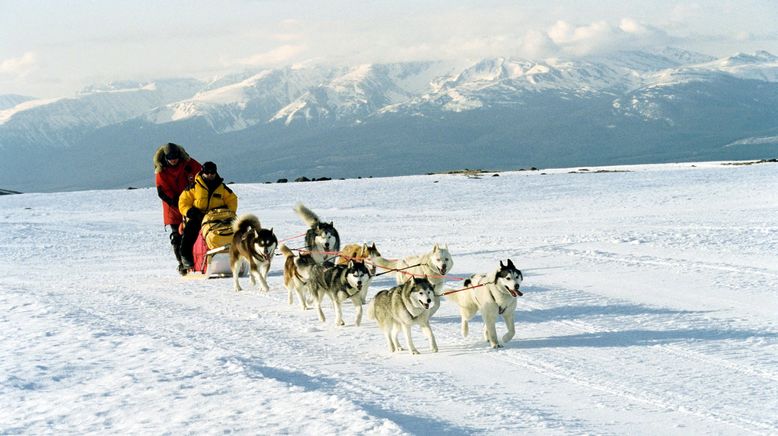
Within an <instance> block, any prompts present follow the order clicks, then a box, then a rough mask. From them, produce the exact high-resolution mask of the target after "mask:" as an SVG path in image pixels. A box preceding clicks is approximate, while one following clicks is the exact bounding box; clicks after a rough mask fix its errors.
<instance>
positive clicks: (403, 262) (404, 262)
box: [373, 244, 454, 314]
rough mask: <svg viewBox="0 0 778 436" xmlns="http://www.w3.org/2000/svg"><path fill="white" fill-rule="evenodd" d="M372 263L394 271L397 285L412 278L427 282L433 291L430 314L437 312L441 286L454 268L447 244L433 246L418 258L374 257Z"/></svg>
mask: <svg viewBox="0 0 778 436" xmlns="http://www.w3.org/2000/svg"><path fill="white" fill-rule="evenodd" d="M373 262H374V263H375V264H376V265H378V266H380V267H383V268H387V269H390V270H396V272H395V278H396V279H397V284H403V283H405V282H407V281H408V280H409V279H410V278H412V277H422V278H426V279H427V280H429V282H430V284H431V285H432V287H433V288H434V290H435V299H434V300H435V301H434V302H433V306H432V314H435V312H437V311H438V308H440V296H441V295H442V290H443V284H444V283H445V282H446V277H445V275H446V273H448V272H449V271H451V268H452V267H453V266H454V260H453V259H452V258H451V253H450V252H449V251H448V244H446V246H445V247H441V246H440V245H438V244H435V246H434V247H432V251H430V252H429V253H425V254H422V255H419V256H409V257H406V258H404V259H399V260H389V259H384V258H383V257H376V258H374V259H373Z"/></svg>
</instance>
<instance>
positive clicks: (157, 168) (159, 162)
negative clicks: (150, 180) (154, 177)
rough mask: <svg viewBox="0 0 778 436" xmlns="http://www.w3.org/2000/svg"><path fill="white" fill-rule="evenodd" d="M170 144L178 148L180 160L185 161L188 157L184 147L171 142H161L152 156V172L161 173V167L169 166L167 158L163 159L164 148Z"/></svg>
mask: <svg viewBox="0 0 778 436" xmlns="http://www.w3.org/2000/svg"><path fill="white" fill-rule="evenodd" d="M170 146H175V147H176V148H178V151H180V152H181V162H186V161H188V160H189V159H190V157H189V153H187V152H186V150H184V147H182V146H180V145H178V144H173V143H172V142H171V143H167V144H162V145H160V146H159V148H158V149H157V151H156V152H155V153H154V158H153V159H152V160H153V161H154V174H158V173H161V172H162V169H163V168H165V167H167V166H170V165H168V163H167V160H166V159H165V149H166V148H167V147H170Z"/></svg>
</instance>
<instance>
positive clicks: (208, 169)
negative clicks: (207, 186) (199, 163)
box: [200, 161, 216, 174]
mask: <svg viewBox="0 0 778 436" xmlns="http://www.w3.org/2000/svg"><path fill="white" fill-rule="evenodd" d="M200 172H202V173H203V174H216V164H215V163H213V162H211V161H208V162H206V163H204V164H203V169H202V170H200Z"/></svg>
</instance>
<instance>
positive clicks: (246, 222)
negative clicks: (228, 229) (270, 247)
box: [232, 213, 262, 233]
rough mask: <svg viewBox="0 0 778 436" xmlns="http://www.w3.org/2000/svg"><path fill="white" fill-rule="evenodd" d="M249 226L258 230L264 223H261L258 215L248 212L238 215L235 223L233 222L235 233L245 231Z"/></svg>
mask: <svg viewBox="0 0 778 436" xmlns="http://www.w3.org/2000/svg"><path fill="white" fill-rule="evenodd" d="M249 228H252V229H254V230H256V231H260V230H261V229H262V225H261V224H260V223H259V218H257V216H256V215H253V214H250V213H247V214H244V215H241V216H239V217H238V219H236V220H235V222H234V223H232V231H233V232H235V233H238V232H240V233H245V232H246V231H247V230H248V229H249Z"/></svg>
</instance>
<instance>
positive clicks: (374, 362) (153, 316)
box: [0, 163, 778, 435]
mask: <svg viewBox="0 0 778 436" xmlns="http://www.w3.org/2000/svg"><path fill="white" fill-rule="evenodd" d="M613 169H614V168H610V170H613ZM620 169H621V170H626V171H625V172H597V170H599V169H595V168H590V169H589V170H590V171H576V172H575V173H570V171H571V170H548V171H533V172H504V173H500V176H499V177H492V176H491V173H487V174H485V175H484V176H483V177H482V178H480V179H474V178H467V177H465V176H463V175H429V176H415V177H398V178H386V179H362V180H343V181H331V182H321V183H293V184H237V185H233V186H232V188H233V189H234V191H235V192H236V193H237V194H238V196H239V197H240V206H239V212H242V213H247V212H251V213H255V214H257V215H258V216H259V217H260V219H261V221H262V224H263V225H264V226H266V227H273V229H274V231H275V233H276V234H277V235H278V237H279V239H287V238H294V237H295V236H297V235H299V234H301V233H303V232H304V231H305V229H306V228H305V226H304V225H303V224H302V222H301V220H300V219H299V218H298V217H297V216H296V215H295V214H294V212H293V210H292V208H293V206H294V204H295V203H296V202H298V201H299V202H303V203H304V204H305V205H306V206H308V207H309V208H311V209H312V210H313V211H314V212H316V213H317V214H319V216H320V217H321V218H322V219H324V220H326V221H333V222H334V224H335V226H336V227H337V228H338V230H339V232H340V235H341V237H342V239H343V242H344V243H350V242H363V241H375V242H376V244H377V246H378V247H379V249H380V251H381V252H382V254H383V255H384V256H385V257H389V258H396V257H402V256H406V255H411V254H421V253H424V252H427V251H428V250H430V249H431V248H432V246H433V244H434V243H436V242H439V243H441V244H448V246H449V249H450V250H451V252H452V254H453V257H454V268H453V270H452V272H451V274H452V276H451V280H450V281H448V283H447V289H457V288H460V287H461V286H462V282H461V281H460V280H457V279H461V278H465V277H467V276H468V275H469V274H471V273H476V272H488V271H490V270H493V269H496V268H497V266H498V263H499V261H500V260H505V259H508V258H510V259H512V260H513V262H514V263H515V264H516V265H517V266H518V267H519V268H520V269H522V271H523V272H524V283H523V288H522V289H523V291H524V296H523V297H520V301H519V304H518V307H517V309H516V319H517V321H516V330H517V333H516V337H515V338H514V339H513V340H512V341H510V342H508V343H507V344H505V348H503V349H497V350H493V349H491V348H490V347H489V346H488V343H487V342H486V341H484V340H483V338H482V336H481V328H482V325H483V323H482V321H481V318H480V316H477V317H476V318H475V319H474V320H473V321H472V323H471V327H470V335H469V336H468V337H466V338H463V337H461V334H460V321H459V314H458V309H457V307H456V306H455V304H454V303H453V302H452V301H443V302H442V304H441V308H440V310H439V311H438V313H437V314H436V315H435V317H434V318H433V320H432V329H433V331H434V333H435V335H436V337H437V341H438V345H439V347H440V351H439V352H438V353H431V352H430V350H429V345H428V343H427V341H426V339H425V338H424V336H423V335H422V334H421V332H420V330H419V329H418V328H417V327H414V330H413V335H414V340H415V342H416V346H417V347H418V348H419V350H420V352H421V354H419V355H415V356H414V355H410V354H409V353H407V352H398V353H394V354H390V353H389V352H388V351H387V344H386V343H385V340H384V337H383V335H382V334H381V333H380V331H379V330H378V328H377V326H376V324H375V321H372V320H369V319H367V318H365V319H364V320H363V324H362V325H361V326H360V327H356V326H354V325H353V320H354V309H353V306H352V305H351V304H350V303H349V304H346V305H344V316H345V320H346V325H345V326H342V327H337V326H335V325H334V323H333V319H334V316H333V311H332V308H331V307H330V305H329V304H327V305H325V308H324V310H325V315H326V316H327V321H326V322H325V323H321V322H319V320H318V318H317V316H316V312H315V310H308V311H303V310H301V308H300V307H299V305H297V303H296V302H295V304H294V305H289V304H288V303H287V293H286V290H285V289H284V288H283V284H282V271H281V269H282V265H283V257H276V258H275V260H274V263H273V267H272V269H271V274H270V280H269V282H270V287H271V290H270V292H269V293H266V294H265V293H261V292H260V291H258V290H257V289H255V288H250V290H245V291H243V292H239V293H236V292H235V291H233V290H232V284H231V281H230V280H228V279H214V280H191V279H188V280H187V279H182V278H181V277H179V276H178V274H177V273H176V271H175V261H174V258H173V255H172V252H171V249H170V245H169V243H168V238H167V232H166V231H164V230H163V226H162V221H161V215H162V214H161V207H160V201H159V200H158V198H157V197H156V192H155V190H153V189H138V190H116V191H88V192H68V193H53V194H23V195H7V196H0V230H1V231H0V256H2V258H3V262H2V263H0V329H1V330H2V332H3V334H2V335H0V353H2V359H0V410H2V411H3V412H2V413H0V433H3V434H8V433H11V434H17V433H26V434H41V433H54V434H62V433H73V434H83V433H133V434H138V433H155V434H159V433H172V434H183V433H227V432H238V433H250V434H316V435H320V434H387V435H392V434H576V435H577V434H630V435H634V434H652V435H655V434H683V435H687V434H733V435H735V434H736V435H741V434H775V433H777V432H778V413H776V411H777V410H778V318H776V314H778V190H776V186H778V166H776V165H775V164H769V163H767V164H759V165H747V166H734V165H722V164H721V163H707V164H697V165H692V164H676V165H656V166H638V167H624V168H620ZM222 170H223V172H224V173H225V174H224V175H225V176H226V177H227V178H228V179H229V169H228V168H223V169H222ZM576 170H577V169H576ZM149 177H151V175H150V176H149ZM286 243H287V244H288V245H289V246H291V247H300V246H301V245H302V241H301V239H300V238H296V239H290V240H288V241H286ZM242 281H243V284H244V285H247V284H248V280H247V279H242ZM393 284H394V279H393V278H391V277H390V276H389V275H383V276H380V277H377V278H376V279H375V280H374V282H373V285H372V286H371V288H370V292H369V295H370V297H371V298H372V296H373V295H375V293H376V292H378V290H380V289H386V288H389V287H391V286H393ZM244 287H246V286H244ZM497 328H498V336H499V337H502V334H503V333H504V331H505V328H504V325H503V324H502V321H500V322H499V323H498V326H497ZM401 340H403V338H401Z"/></svg>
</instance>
